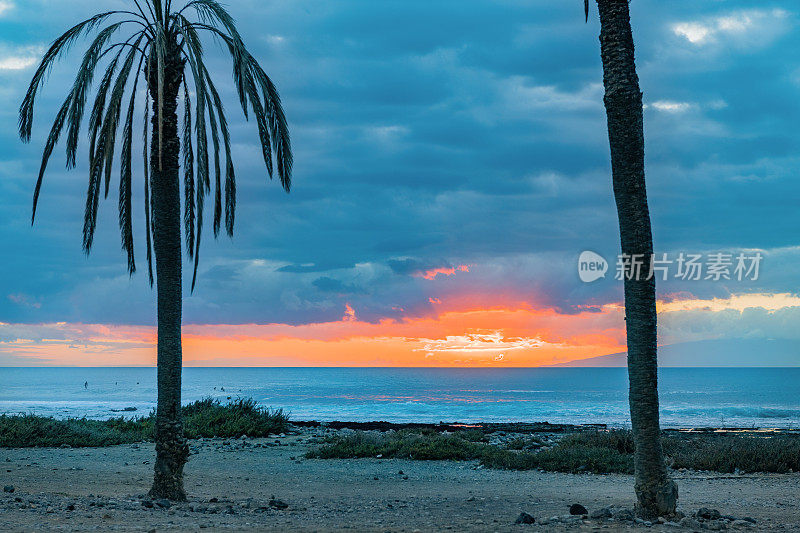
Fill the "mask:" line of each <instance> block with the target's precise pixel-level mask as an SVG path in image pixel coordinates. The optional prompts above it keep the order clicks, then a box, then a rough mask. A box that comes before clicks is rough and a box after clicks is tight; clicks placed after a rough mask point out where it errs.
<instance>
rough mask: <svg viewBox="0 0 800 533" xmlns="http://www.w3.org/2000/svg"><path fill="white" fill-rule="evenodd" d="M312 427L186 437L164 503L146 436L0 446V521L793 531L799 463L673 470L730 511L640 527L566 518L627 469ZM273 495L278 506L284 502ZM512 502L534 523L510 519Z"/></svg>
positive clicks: (269, 527) (622, 480)
mask: <svg viewBox="0 0 800 533" xmlns="http://www.w3.org/2000/svg"><path fill="white" fill-rule="evenodd" d="M321 431H322V430H320V429H316V430H312V429H303V430H301V433H300V434H299V435H289V436H286V437H280V438H274V439H240V440H223V439H207V440H203V441H192V442H191V447H192V450H193V453H195V452H196V454H194V455H192V456H191V458H190V461H189V463H188V465H187V467H186V489H187V492H188V493H189V502H188V503H186V504H173V505H171V506H170V507H161V506H160V505H159V503H161V504H164V503H165V502H151V501H150V500H148V499H147V498H146V497H145V493H146V491H147V489H148V486H149V482H150V479H151V476H152V463H153V458H154V450H153V446H152V445H150V444H140V445H137V444H134V445H122V446H115V447H110V448H85V449H84V448H81V449H77V448H76V449H62V448H56V449H53V448H27V449H3V450H0V468H1V469H2V470H0V484H2V485H4V486H8V487H6V488H7V489H11V487H10V486H12V485H13V489H14V492H5V491H4V492H3V493H2V494H0V529H2V530H11V531H33V530H36V531H39V530H65V531H73V530H76V531H83V530H100V531H105V530H131V531H162V530H172V531H198V530H201V529H207V530H210V531H217V530H232V531H253V530H256V531H332V530H351V531H381V532H385V531H407V532H413V531H443V530H453V531H512V532H520V531H529V530H535V531H559V530H609V531H617V530H628V529H651V530H654V531H681V530H687V531H688V530H699V529H700V527H702V528H704V529H705V528H712V529H716V528H718V527H719V528H727V529H731V530H739V529H742V530H746V529H749V530H757V531H774V530H781V531H786V530H800V474H786V475H721V474H711V473H698V472H677V473H675V477H676V479H677V481H678V483H679V488H680V504H679V508H680V509H681V510H682V511H683V512H684V513H686V514H687V515H691V514H692V513H693V512H694V511H696V510H697V509H698V508H700V507H708V508H714V509H718V510H719V511H720V512H721V513H722V515H729V516H732V517H734V518H738V519H739V520H737V521H733V519H732V518H731V519H729V520H722V521H717V522H714V523H713V524H710V523H702V524H694V525H691V524H689V525H688V527H679V526H678V525H676V524H657V523H656V524H653V525H651V526H648V525H646V524H642V523H638V524H637V523H633V522H629V521H620V520H609V519H594V520H592V519H587V520H583V519H581V518H580V517H576V518H567V517H564V515H568V514H569V507H570V505H571V504H574V503H579V504H581V505H584V506H585V507H586V508H587V509H588V510H589V511H590V512H591V511H593V510H597V509H600V508H604V507H613V508H614V509H619V508H631V507H633V500H634V496H633V480H632V478H631V477H630V476H624V475H592V474H585V475H572V474H558V473H542V472H535V471H529V472H510V471H498V470H488V469H483V468H480V467H479V466H478V465H477V463H475V462H452V461H410V460H395V459H391V460H382V459H358V460H316V459H315V460H310V459H304V458H303V457H302V456H303V453H304V452H305V450H306V449H307V447H308V445H309V444H308V441H309V439H313V438H314V437H315V436H318V435H319V434H320V433H321ZM273 496H274V498H275V499H274V500H272V502H270V500H271V499H272V497H273ZM278 500H280V502H284V503H285V504H288V507H286V508H285V509H282V508H281V507H283V506H282V505H281V503H280V502H279V501H278ZM523 511H524V512H527V513H529V514H531V515H532V516H533V517H535V518H536V523H535V524H525V525H517V524H514V522H515V520H516V519H517V517H518V516H519V514H520V512H523ZM615 512H616V511H615ZM552 517H560V518H558V519H557V520H551V518H552ZM744 517H747V518H753V519H754V520H755V523H754V524H753V523H750V522H745V521H744V520H741V519H742V518H744ZM543 522H544V523H543ZM686 525H687V524H684V526H686ZM698 525H699V526H700V527H698Z"/></svg>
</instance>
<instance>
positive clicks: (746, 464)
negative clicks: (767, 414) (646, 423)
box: [664, 434, 800, 474]
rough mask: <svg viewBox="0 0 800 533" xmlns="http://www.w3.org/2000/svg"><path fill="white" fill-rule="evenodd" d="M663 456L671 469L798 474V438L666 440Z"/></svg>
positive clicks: (744, 436)
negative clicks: (669, 461) (668, 461)
mask: <svg viewBox="0 0 800 533" xmlns="http://www.w3.org/2000/svg"><path fill="white" fill-rule="evenodd" d="M664 453H665V454H666V455H667V457H668V459H670V460H671V461H672V467H673V468H688V469H691V470H711V471H715V472H724V473H732V472H736V471H737V470H738V471H740V472H777V473H781V474H784V473H787V472H800V436H799V435H769V434H763V435H761V434H748V435H714V436H710V435H704V436H700V437H692V438H688V439H687V438H685V437H667V438H665V439H664Z"/></svg>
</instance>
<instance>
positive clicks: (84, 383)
mask: <svg viewBox="0 0 800 533" xmlns="http://www.w3.org/2000/svg"><path fill="white" fill-rule="evenodd" d="M83 388H84V389H88V388H89V382H88V381H84V382H83Z"/></svg>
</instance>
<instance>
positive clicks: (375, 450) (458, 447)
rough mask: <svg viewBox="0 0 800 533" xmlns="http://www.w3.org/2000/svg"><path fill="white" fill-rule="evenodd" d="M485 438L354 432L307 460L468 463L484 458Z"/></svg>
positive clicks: (320, 448)
mask: <svg viewBox="0 0 800 533" xmlns="http://www.w3.org/2000/svg"><path fill="white" fill-rule="evenodd" d="M465 433H466V432H465ZM464 437H467V438H464ZM470 437H473V440H470ZM482 438H483V435H480V436H478V435H463V436H462V435H461V434H450V435H448V434H442V433H437V432H433V431H430V432H429V431H416V430H400V431H388V432H386V433H376V432H371V431H370V432H367V431H354V432H352V433H348V434H346V435H337V436H334V437H329V438H327V439H326V440H325V442H324V443H323V444H322V445H321V446H318V447H316V448H313V449H311V450H309V451H308V453H307V454H306V457H309V458H312V459H349V458H361V457H376V456H378V455H380V456H381V457H382V458H385V459H393V458H396V459H417V460H422V461H424V460H441V459H449V460H455V461H464V460H469V459H477V458H479V457H480V456H481V453H482V451H483V449H484V447H486V445H485V444H483V443H480V442H476V441H477V440H480V439H482Z"/></svg>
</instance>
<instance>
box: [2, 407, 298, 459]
mask: <svg viewBox="0 0 800 533" xmlns="http://www.w3.org/2000/svg"><path fill="white" fill-rule="evenodd" d="M182 414H183V420H184V433H185V436H186V438H190V439H194V438H200V437H205V438H211V437H221V438H237V437H241V436H244V435H247V436H249V437H268V436H270V435H276V434H280V433H284V432H285V431H287V429H288V427H289V418H288V416H287V415H286V414H285V413H284V412H283V411H282V410H280V409H277V410H272V409H267V408H264V407H259V406H258V405H257V404H256V403H255V402H254V401H253V400H250V399H247V400H235V401H233V402H231V403H227V404H222V403H220V402H219V401H218V400H212V399H204V400H200V401H196V402H194V403H191V404H188V405H185V406H183V408H182ZM154 427H155V413H150V414H149V415H148V416H143V417H135V418H122V417H120V418H112V419H109V420H92V419H88V418H66V419H57V418H53V417H44V416H37V415H33V414H19V415H0V447H3V448H29V447H62V446H63V447H73V448H80V447H96V446H114V445H117V444H129V443H135V442H143V441H152V440H153V429H154Z"/></svg>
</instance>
